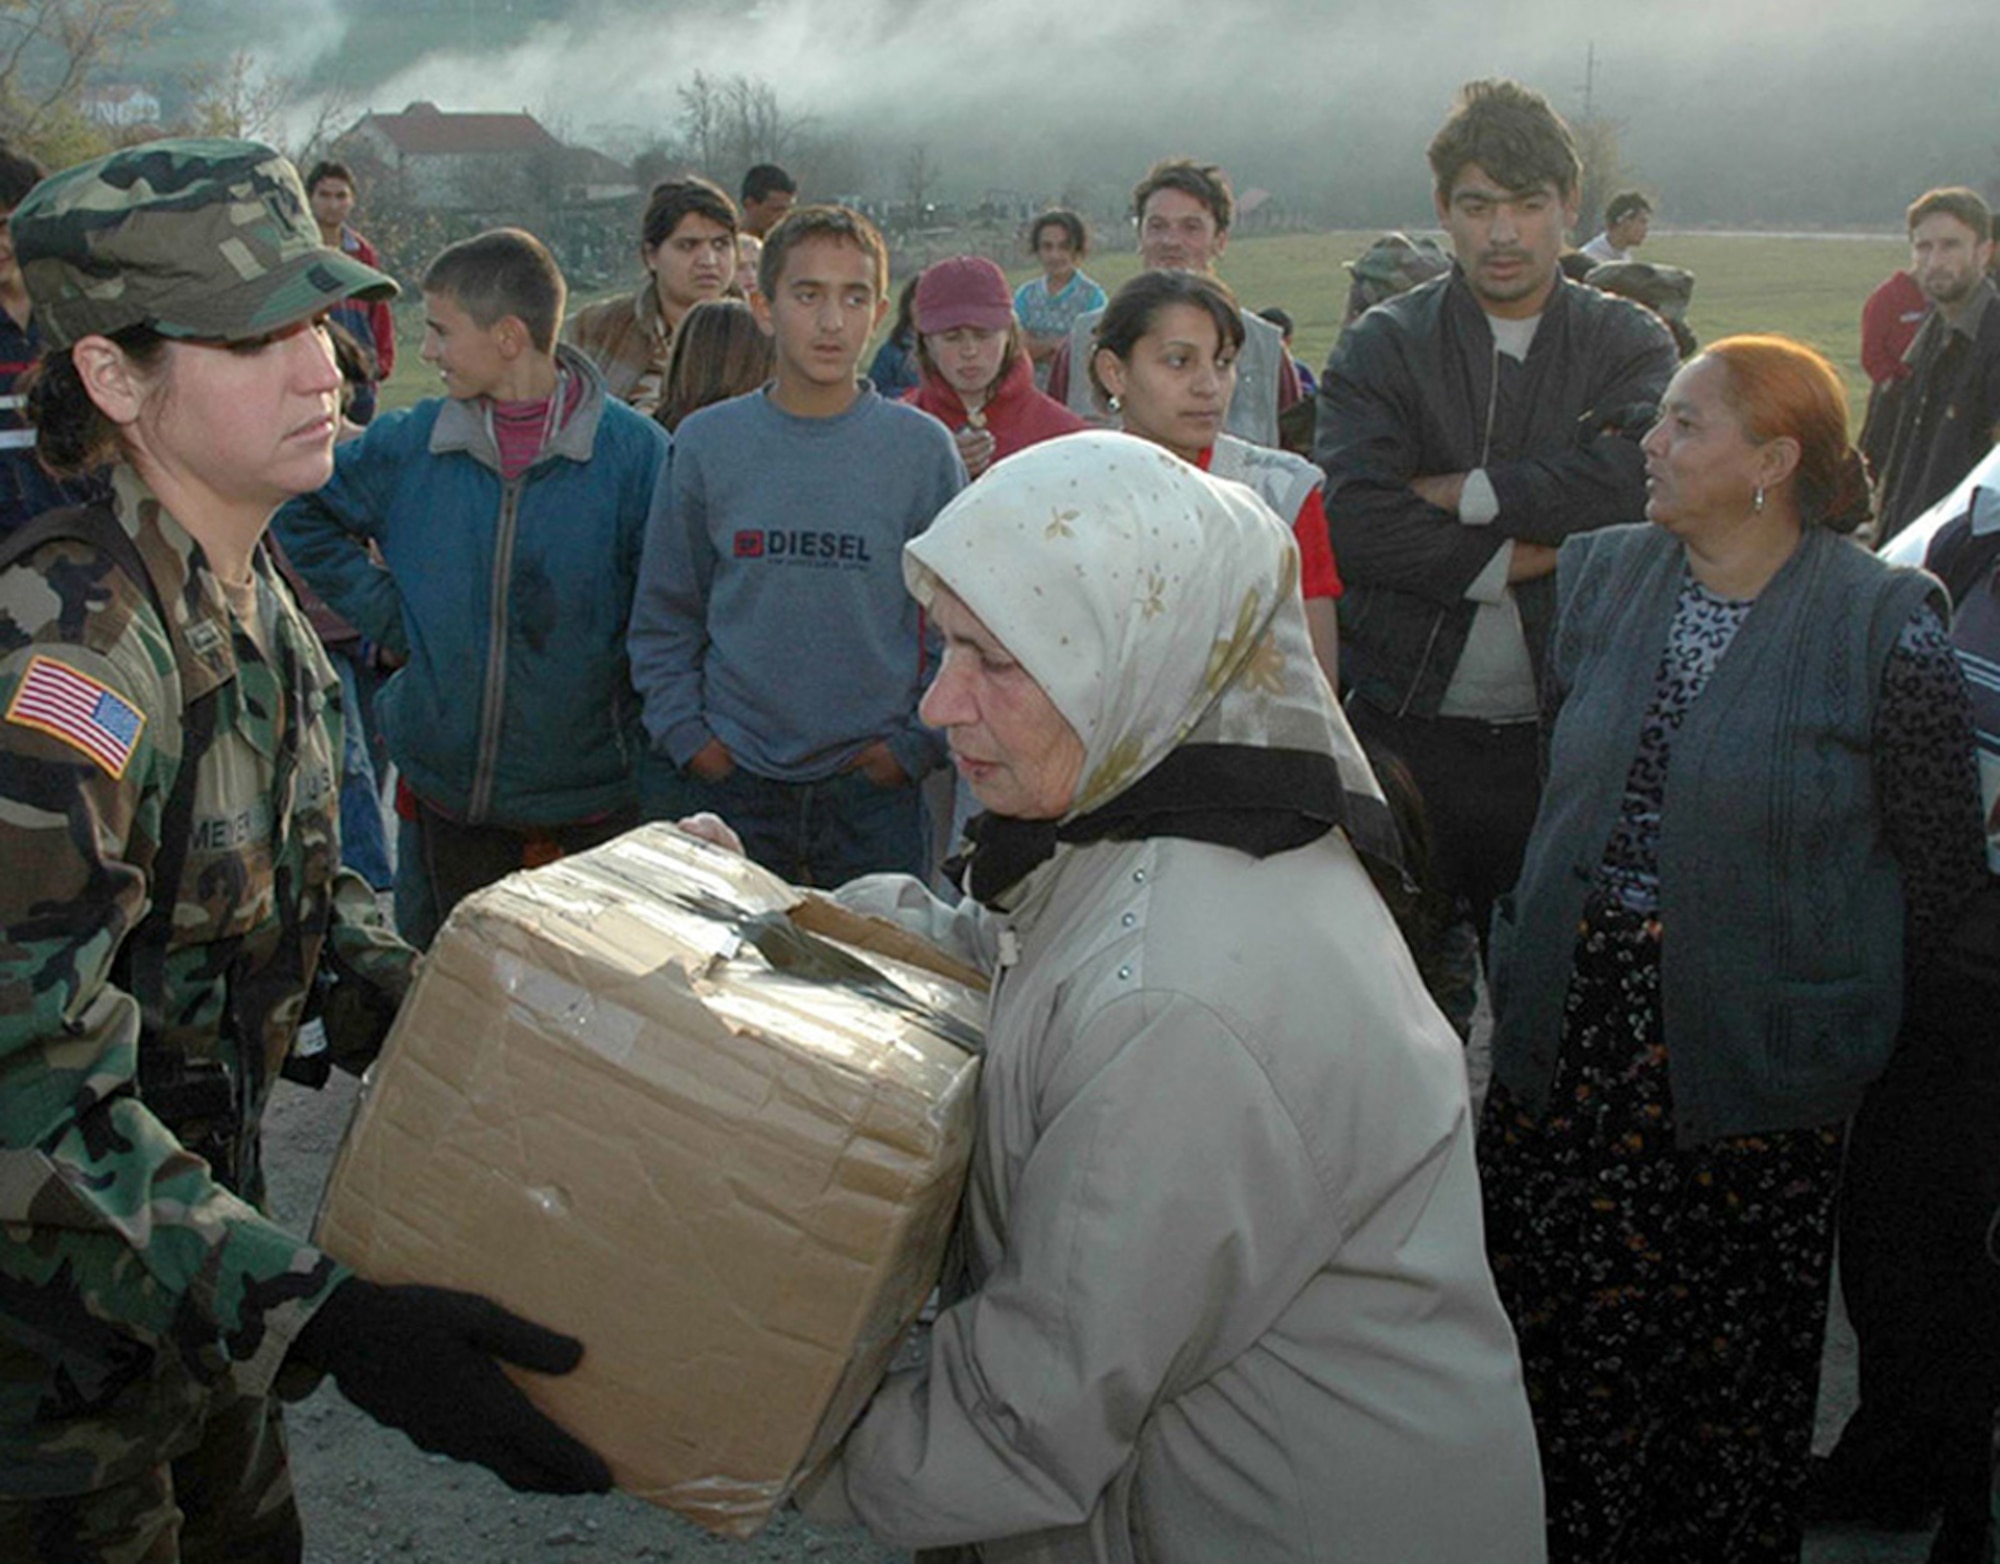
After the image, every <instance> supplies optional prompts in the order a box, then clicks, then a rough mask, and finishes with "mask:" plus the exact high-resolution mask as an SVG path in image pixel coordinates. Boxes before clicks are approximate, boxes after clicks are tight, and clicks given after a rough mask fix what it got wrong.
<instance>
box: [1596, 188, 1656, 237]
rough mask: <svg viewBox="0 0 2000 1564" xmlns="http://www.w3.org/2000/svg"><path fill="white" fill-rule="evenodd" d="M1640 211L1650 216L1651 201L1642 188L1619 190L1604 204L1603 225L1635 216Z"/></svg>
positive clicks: (1620, 221)
mask: <svg viewBox="0 0 2000 1564" xmlns="http://www.w3.org/2000/svg"><path fill="white" fill-rule="evenodd" d="M1641 212H1644V213H1645V214H1646V215H1647V216H1649V217H1650V216H1651V215H1652V212H1653V203H1652V202H1651V201H1648V200H1647V199H1646V192H1645V191H1643V190H1621V191H1619V192H1618V194H1616V195H1615V196H1613V197H1612V198H1611V199H1610V200H1609V201H1607V202H1606V203H1605V204H1604V226H1605V227H1607V228H1609V227H1610V226H1611V225H1612V224H1613V223H1622V222H1624V221H1625V219H1626V218H1628V217H1637V216H1638V215H1639V214H1640V213H1641Z"/></svg>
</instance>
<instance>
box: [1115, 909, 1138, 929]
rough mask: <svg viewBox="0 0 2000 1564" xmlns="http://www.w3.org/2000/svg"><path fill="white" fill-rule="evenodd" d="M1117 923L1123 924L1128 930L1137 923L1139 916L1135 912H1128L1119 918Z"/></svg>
mask: <svg viewBox="0 0 2000 1564" xmlns="http://www.w3.org/2000/svg"><path fill="white" fill-rule="evenodd" d="M1118 921H1119V922H1120V923H1122V924H1124V925H1125V927H1126V928H1128V929H1129V928H1131V927H1132V925H1133V924H1135V923H1137V922H1138V921H1139V915H1138V913H1136V912H1128V913H1126V914H1125V916H1124V917H1122V918H1120V919H1119V920H1118Z"/></svg>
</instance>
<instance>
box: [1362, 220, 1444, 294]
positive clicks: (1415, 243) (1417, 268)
mask: <svg viewBox="0 0 2000 1564" xmlns="http://www.w3.org/2000/svg"><path fill="white" fill-rule="evenodd" d="M1347 269H1348V270H1349V271H1350V272H1352V273H1353V274H1354V276H1355V278H1356V280H1357V281H1360V282H1363V283H1366V284H1368V285H1369V289H1370V292H1371V294H1372V296H1373V297H1375V298H1376V299H1387V298H1393V297H1394V296H1395V295H1396V294H1399V293H1406V292H1408V291H1409V290H1410V289H1411V288H1414V287H1415V286H1416V285H1417V284H1418V283H1420V282H1428V281H1430V279H1431V278H1433V277H1441V276H1443V275H1444V274H1445V273H1446V272H1448V271H1450V270H1451V257H1450V256H1449V255H1447V254H1446V253H1445V251H1444V248H1443V247H1442V246H1441V245H1440V244H1439V243H1438V242H1437V240H1435V239H1431V238H1427V237H1426V238H1421V239H1412V238H1411V237H1410V236H1409V235H1408V234H1406V233H1400V232H1398V233H1386V234H1384V235H1382V237H1381V238H1379V239H1377V240H1376V241H1375V242H1374V243H1373V244H1371V245H1369V246H1368V248H1367V249H1366V250H1364V251H1363V252H1362V253H1361V255H1360V257H1359V258H1358V259H1356V260H1352V261H1349V262H1348V263H1347Z"/></svg>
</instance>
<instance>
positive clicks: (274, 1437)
mask: <svg viewBox="0 0 2000 1564" xmlns="http://www.w3.org/2000/svg"><path fill="white" fill-rule="evenodd" d="M12 236H13V240H14V245H15V250H16V253H17V254H18V256H19V258H20V262H21V266H22V271H23V273H24V275H25V276H26V278H27V283H28V289H29V292H30V293H31V294H32V295H33V297H34V300H35V309H36V316H37V318H38V319H39V320H40V322H41V325H42V330H43V332H44V334H45V341H46V343H47V353H46V355H45V357H44V359H43V362H42V366H41V368H40V370H39V372H38V378H37V380H36V382H35V386H34V389H33V391H32V393H31V410H32V413H33V418H34V423H35V425H36V427H37V429H38V431H39V447H38V448H39V452H40V455H41V457H42V459H43V460H44V461H45V462H47V463H48V464H49V465H50V466H51V467H52V468H55V469H57V470H59V471H64V472H77V471H83V470H87V469H90V468H92V467H95V466H97V465H99V464H101V463H106V462H108V463H110V464H111V471H110V476H109V485H108V487H109V497H108V498H107V499H106V500H104V501H101V502H99V503H97V504H94V505H92V506H90V507H89V508H87V509H86V510H85V511H83V512H81V513H79V512H77V511H74V510H65V511H59V512H56V513H53V514H51V515H46V516H43V517H40V518H37V519H36V520H34V521H31V522H29V523H28V524H27V525H26V526H25V527H24V528H22V529H21V530H20V531H19V532H17V533H16V534H14V536H13V537H12V538H11V539H10V540H9V543H8V545H7V561H6V568H5V569H4V570H0V626H4V627H5V637H4V641H0V647H3V648H4V650H0V713H4V716H0V862H4V863H5V864H6V866H7V872H6V874H5V875H4V876H0V993H4V994H5V995H6V1000H5V1002H4V1004H0V1223H4V1224H5V1227H6V1232H7V1238H6V1241H5V1242H0V1558H7V1559H30V1558H33V1559H54V1558H64V1559H69V1558H89V1559H103V1558H111V1557H118V1558H135V1559H136V1558H144V1559H146V1560H149V1561H155V1564H174V1561H176V1560H179V1559H182V1558H186V1559H188V1560H190V1561H193V1560H220V1559H228V1560H230V1561H232V1564H235V1561H243V1564H295V1561H296V1560H297V1559H298V1558H299V1557H300V1554H301V1546H302V1545H301V1539H300V1527H299V1517H298V1510H297V1506H296V1505H295V1503H294V1501H293V1495H292V1482H291V1473H290V1468H289V1465H288V1462H287V1456H286V1449H285V1433H284V1424H283V1419H282V1417H281V1416H280V1412H279V1401H278V1398H277V1395H276V1384H277V1381H278V1378H279V1375H280V1371H281V1370H284V1369H287V1368H289V1369H290V1370H291V1376H290V1377H292V1378H299V1377H301V1376H303V1377H304V1380H305V1382H307V1383H309V1382H310V1381H311V1379H312V1378H313V1377H314V1376H315V1375H317V1374H321V1373H323V1374H329V1375H331V1376H332V1377H333V1379H334V1380H335V1382H336V1383H337V1384H338V1385H339V1386H340V1388H341V1390H342V1391H343V1392H344V1393H345V1394H346V1395H347V1396H348V1398H349V1399H350V1400H352V1401H353V1402H354V1403H355V1404H356V1405H357V1406H359V1407H361V1408H362V1409H363V1410H364V1411H366V1412H368V1413H369V1414H370V1415H372V1416H373V1417H375V1418H376V1419H377V1420H378V1421H380V1422H382V1423H385V1424H387V1425H389V1426H391V1427H395V1428H401V1429H403V1430H404V1431H405V1432H407V1433H408V1434H409V1435H410V1437H411V1438H412V1439H413V1440H415V1441H416V1442H417V1443H418V1444H419V1445H421V1446H422V1447H423V1448H424V1449H427V1450H433V1451H437V1452H440V1453H443V1454H447V1455H452V1456H456V1457H459V1458H460V1459H465V1460H475V1461H479V1462H482V1463H483V1464H485V1465H487V1466H489V1467H491V1468H492V1469H493V1470H494V1471H495V1472H497V1473H498V1474H499V1475H500V1476H502V1477H503V1478H504V1479H506V1480H507V1481H508V1482H509V1483H511V1484H513V1485H514V1486H515V1487H518V1488H523V1489H540V1490H548V1491H558V1492H583V1491H591V1492H601V1491H604V1490H605V1489H608V1488H609V1486H610V1474H609V1473H608V1472H607V1471H606V1469H605V1467H604V1464H603V1462H602V1461H600V1460H598V1459H597V1457H596V1456H594V1455H593V1454H591V1452H590V1451H588V1450H586V1449H584V1448H583V1447H582V1446H581V1445H579V1444H577V1443H576V1441H574V1440H573V1439H571V1438H569V1437H568V1436H567V1435H566V1434H564V1433H563V1432H562V1431H561V1430H560V1429H558V1428H556V1427H555V1425H554V1424H552V1423H551V1422H549V1421H548V1419H547V1418H545V1417H544V1416H543V1415H542V1414H541V1413H540V1412H538V1411H537V1410H535V1408H534V1407H533V1405H532V1404H531V1403H530V1402H529V1401H528V1399H527V1397H526V1395H525V1394H524V1393H523V1392H522V1390H521V1389H520V1387H519V1386H518V1385H516V1384H515V1383H514V1382H513V1381H511V1380H509V1379H508V1378H507V1377H506V1376H505V1375H504V1374H503V1373H502V1371H501V1368H500V1361H501V1360H506V1361H510V1362H512V1363H514V1364H517V1365H520V1366H523V1367H527V1368H530V1369H538V1370H540V1371H543V1372H554V1373H562V1372H565V1371H567V1370H568V1369H570V1368H572V1367H574V1366H575V1364H576V1362H577V1360H578V1358H579V1357H580V1355H581V1349H580V1347H579V1345H578V1343H577V1342H575V1341H574V1340H572V1339H570V1338H568V1337H564V1336H558V1335H555V1334H554V1333H552V1332H550V1331H546V1330H543V1329H541V1328H539V1327H537V1326H534V1325H531V1324H529V1323H528V1322H527V1321H525V1320H521V1319H517V1318H516V1317H514V1316H513V1315H511V1314H508V1313H507V1312H506V1311H505V1310H503V1309H501V1308H499V1307H498V1306H497V1305H495V1304H493V1303H490V1302H488V1301H487V1300H486V1299H483V1298H478V1297H473V1296H470V1295H468V1294H465V1293H460V1292H454V1291H450V1290H447V1289H444V1288H429V1287H404V1286H390V1285H377V1284H374V1283H371V1282H367V1281H364V1280H361V1279H360V1278H358V1277H355V1276H353V1275H352V1274H351V1273H350V1272H349V1271H348V1270H347V1268H346V1267H344V1266H342V1265H340V1264H338V1263H337V1262H336V1261H335V1260H334V1259H333V1258H332V1257H331V1256H329V1255H327V1254H325V1253H323V1252H322V1251H320V1250H319V1249H318V1248H316V1247H315V1246H314V1245H313V1244H311V1243H309V1242H307V1241H306V1240H305V1239H303V1238H300V1237H297V1236H296V1235H294V1234H292V1233H290V1232H288V1231H287V1230H286V1229H285V1228H283V1227H281V1226H280V1225H279V1224H278V1223H277V1222H275V1221H274V1220H272V1218H271V1217H270V1216H268V1215H267V1214H265V1212H264V1210H263V1209H262V1207H263V1203H264V1194H265V1187H264V1174H263V1166H262V1150H261V1141H260V1133H259V1125H260V1121H261V1118H262V1115H263V1112H264V1109H265V1105H266V1103H267V1102H268V1100H269V1098H270V1095H271V1091H272V1087H273V1086H274V1084H275V1082H276V1080H277V1078H278V1075H279V1073H280V1071H281V1070H283V1069H286V1068H287V1064H288V1060H289V1059H290V1057H291V1055H292V1053H293V1044H294V1041H295V1040H296V1039H297V1038H298V1036H299V1034H300V1023H301V1020H302V1019H303V1017H304V1015H305V1012H306V1010H307V1007H308V1005H309V1003H314V1004H323V1006H324V1012H323V1015H322V1018H321V1019H322V1024H323V1027H324V1030H325V1033H326V1036H327V1039H328V1042H329V1048H328V1050H327V1053H328V1054H330V1055H334V1056H337V1058H338V1062H341V1063H344V1064H349V1065H351V1066H352V1067H354V1068H355V1069H357V1070H358V1069H359V1068H361V1067H362V1066H364V1065H365V1064H366V1063H367V1061H368V1059H369V1058H371V1057H372V1056H373V1054H374V1051H375V1049H376V1048H378V1047H379V1046H380V1043H381V1035H382V1033H383V1032H384V1031H386V1029H387V1027H388V1023H389V1021H390V1019H391V1018H392V1017H393V1014H394V1012H395V1007H396V1005H397V1003H398V1001H400V999H401V998H402V995H403V992H404V990H405V989H406V988H407V986H408V984H409V981H410V975H411V971H412V967H413V964H414V961H415V953H414V952H413V951H412V950H411V949H410V948H409V947H408V946H407V945H405V944H403V943H402V942H401V941H400V940H398V939H397V938H396V937H395V935H394V934H393V933H391V932H390V931H389V930H388V929H387V928H386V927H384V925H383V923H382V919H381V915H380V913H379V911H378V910H377V908H376V905H375V898H374V896H373V894H372V893H370V891H369V890H368V888H367V886H365V885H363V884H362V883H361V881H360V879H359V878H358V877H356V876H355V875H353V874H351V873H347V872H345V871H343V870H342V869H341V867H340V834H339V829H338V825H337V798H338V791H339V780H340V766H339V757H340V753H341V694H340V685H339V683H338V681H337V680H336V679H335V676H334V672H333V669H332V668H331V667H330V666H329V665H328V663H327V660H326V657H325V655H324V653H323V652H322V651H321V650H320V647H319V644H318V642H317V640H316V639H315V638H314V636H313V633H312V630H311V628H310V627H309V626H308V625H307V623H306V621H305V619H304V617H303V616H302V615H301V614H300V613H299V610H298V609H297V607H296V606H294V604H293V602H292V598H291V594H290V593H288V592H287V591H285V589H284V587H283V586H282V584H281V583H280V582H279V580H278V578H277V576H276V574H275V572H274V569H273V567H272V565H271V562H270V560H269V557H268V555H267V554H266V553H265V552H264V551H263V550H262V549H261V548H260V547H259V544H260V542H261V540H262V539H263V536H264V533H265V530H266V528H267V526H268V525H269V522H270V519H271V513H272V512H273V511H274V510H275V509H276V508H277V507H278V506H279V504H281V503H282V502H283V501H284V500H286V499H288V498H290V497H291V496H292V495H295V494H299V493H303V492H305V491H308V490H311V489H316V488H318V487H319V486H320V485H321V484H324V483H325V482H326V481H327V479H328V477H329V476H330V475H331V473H332V471H333V445H334V438H335V434H336V432H337V430H338V428H339V422H340V418H339V411H340V409H339V401H338V393H339V391H340V384H341V379H340V373H339V371H338V369H337V368H336V367H335V364H334V357H333V352H332V348H331V346H330V345H329V343H328V340H327V335H326V331H325V329H324V322H325V319H326V316H327V312H328V311H329V310H330V309H331V308H332V307H333V306H334V305H335V304H337V303H339V302H340V301H341V300H343V299H351V298H360V299H375V298H386V297H388V296H389V295H391V294H393V293H394V292H395V284H394V283H392V282H391V281H390V280H389V279H388V278H387V277H384V276H383V275H382V274H381V273H379V272H377V271H375V270H374V269H373V268H371V267H368V266H364V265H363V264H361V263H360V262H359V261H356V260H354V259H353V258H352V257H350V256H347V255H345V254H343V253H342V252H341V251H338V250H334V249H330V248H327V247H324V246H322V245H321V243H320V239H319V234H318V231H317V229H316V228H315V226H314V223H313V219H312V217H311V215H310V213H309V212H308V210H307V206H306V196H305V191H304V190H303V189H302V188H301V187H300V185H299V178H298V175H297V173H296V172H294V171H293V169H292V166H291V165H290V164H289V163H287V162H286V161H285V160H284V159H283V158H282V157H280V156H279V155H278V154H277V153H276V152H274V151H272V150H271V149H270V148H269V147H265V146H260V145H257V144H255V143H251V142H236V141H213V140H202V141H164V142H154V143H150V144H147V145H143V146H135V147H128V148H125V149H124V150H122V151H119V152H116V153H113V154H111V155H110V156H109V157H107V158H101V159H98V160H96V161H95V162H91V163H84V164H80V165H78V166H77V167H75V168H71V169H66V170H65V171H63V172H62V173H60V174H57V175H55V176H53V177H52V178H50V179H47V180H44V181H43V182H42V183H41V184H39V185H38V186H36V187H35V190H34V191H33V192H32V193H31V194H30V195H29V196H28V197H27V199H26V200H24V201H23V202H22V203H21V205H20V206H19V207H18V208H17V209H16V210H15V212H14V214H13V221H12ZM109 285H115V286H109ZM315 1063H316V1066H317V1069H318V1071H319V1073H320V1075H321V1077H322V1078H323V1076H324V1071H325V1064H326V1059H325V1058H324V1057H322V1058H320V1059H319V1060H317V1061H313V1060H310V1059H308V1060H305V1061H302V1064H303V1066H304V1067H305V1068H306V1069H307V1070H311V1069H312V1068H314V1066H315Z"/></svg>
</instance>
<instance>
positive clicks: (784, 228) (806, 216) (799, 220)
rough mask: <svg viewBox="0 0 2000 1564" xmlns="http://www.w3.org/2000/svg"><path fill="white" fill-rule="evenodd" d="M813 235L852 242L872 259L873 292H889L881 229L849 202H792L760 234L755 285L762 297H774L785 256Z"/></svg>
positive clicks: (883, 295) (886, 250) (885, 294)
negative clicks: (761, 243) (776, 221)
mask: <svg viewBox="0 0 2000 1564" xmlns="http://www.w3.org/2000/svg"><path fill="white" fill-rule="evenodd" d="M813 239H832V240H835V241H837V242H838V243H841V244H851V245H853V246H854V247H855V248H856V249H857V250H859V251H860V252H861V253H862V254H863V255H865V256H867V257H868V258H869V259H870V260H872V261H873V262H874V263H875V296H876V297H877V298H878V299H886V298H887V297H888V296H889V246H888V245H887V244H886V243H884V242H883V239H882V231H881V229H879V228H877V227H876V226H875V225H874V224H873V223H871V222H869V221H868V219H867V218H865V217H863V216H862V215H861V214H860V213H859V212H857V211H855V210H854V208H853V207H851V206H795V207H793V208H792V209H791V211H789V212H787V213H786V214H785V216H784V218H783V219H782V220H781V221H780V222H779V224H778V226H777V227H775V228H773V229H772V230H771V231H770V232H769V233H767V234H766V235H764V253H763V254H762V255H761V256H759V257H758V258H757V288H758V291H759V292H760V293H762V294H763V295H764V297H765V298H767V299H775V298H777V296H778V280H779V278H781V277H783V276H784V275H785V259H786V257H787V256H789V255H790V254H791V253H792V251H794V250H796V249H797V248H798V247H799V246H800V245H802V244H805V243H806V242H808V241H809V240H813Z"/></svg>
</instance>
